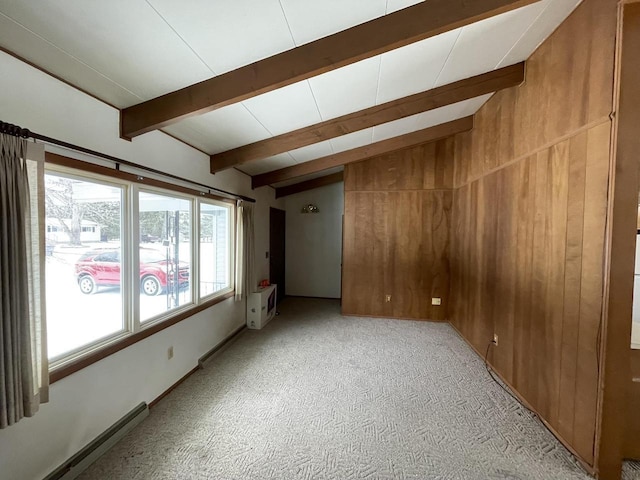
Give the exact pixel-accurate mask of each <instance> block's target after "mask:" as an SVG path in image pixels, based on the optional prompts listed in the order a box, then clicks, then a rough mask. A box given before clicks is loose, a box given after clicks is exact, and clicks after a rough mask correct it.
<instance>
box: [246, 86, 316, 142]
mask: <svg viewBox="0 0 640 480" xmlns="http://www.w3.org/2000/svg"><path fill="white" fill-rule="evenodd" d="M243 103H244V105H245V106H246V107H247V108H248V109H249V111H250V112H251V113H252V114H253V115H255V117H256V118H257V119H258V120H259V121H260V123H262V124H263V125H264V126H265V128H266V129H267V130H269V132H271V134H272V135H280V134H281V133H286V132H290V131H291V130H296V129H298V128H302V127H306V126H307V125H312V124H314V123H318V122H320V121H321V118H320V113H318V107H317V106H316V102H315V100H314V98H313V93H311V88H310V87H309V82H307V81H306V80H305V81H302V82H298V83H294V84H293V85H289V86H287V87H283V88H280V89H278V90H274V91H272V92H269V93H265V94H264V95H260V96H258V97H253V98H250V99H249V100H245V101H244V102H243Z"/></svg>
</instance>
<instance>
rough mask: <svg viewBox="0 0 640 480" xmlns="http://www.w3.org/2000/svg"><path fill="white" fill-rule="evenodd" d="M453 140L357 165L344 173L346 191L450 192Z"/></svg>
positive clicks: (381, 156) (407, 150) (382, 156)
mask: <svg viewBox="0 0 640 480" xmlns="http://www.w3.org/2000/svg"><path fill="white" fill-rule="evenodd" d="M453 166H454V139H453V138H452V137H450V138H447V139H443V140H438V141H436V142H432V143H427V144H424V145H420V146H418V147H412V148H406V149H403V150H397V151H395V152H392V153H390V154H387V155H380V156H377V157H373V158H370V159H368V160H365V161H362V162H358V163H354V164H352V165H350V166H349V168H347V169H346V171H345V185H344V188H345V190H346V191H400V190H434V189H438V190H440V189H450V188H452V186H453Z"/></svg>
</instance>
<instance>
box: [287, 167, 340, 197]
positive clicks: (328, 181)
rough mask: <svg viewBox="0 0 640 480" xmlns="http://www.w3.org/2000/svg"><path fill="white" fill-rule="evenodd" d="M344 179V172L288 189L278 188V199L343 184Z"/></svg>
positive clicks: (294, 185)
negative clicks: (339, 183)
mask: <svg viewBox="0 0 640 480" xmlns="http://www.w3.org/2000/svg"><path fill="white" fill-rule="evenodd" d="M343 179H344V172H337V173H332V174H330V175H325V176H324V177H318V178H312V179H311V180H307V181H305V182H300V183H296V184H293V185H287V186H286V187H278V188H276V198H280V197H286V196H287V195H293V194H294V193H300V192H306V191H307V190H313V189H314V188H320V187H325V186H327V185H332V184H334V183H338V182H342V181H343Z"/></svg>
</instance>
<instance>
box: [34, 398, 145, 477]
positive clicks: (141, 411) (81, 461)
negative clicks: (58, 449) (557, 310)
mask: <svg viewBox="0 0 640 480" xmlns="http://www.w3.org/2000/svg"><path fill="white" fill-rule="evenodd" d="M148 415H149V406H148V405H147V404H146V403H144V402H143V403H141V404H140V405H138V406H137V407H136V408H134V409H133V410H131V411H130V412H129V413H127V414H126V415H125V416H124V417H122V418H121V419H120V420H118V421H117V422H116V423H115V424H113V425H112V426H111V427H110V428H109V429H108V430H106V431H105V432H104V433H102V434H101V435H100V436H98V437H97V438H96V439H95V440H94V441H93V442H91V443H90V444H89V445H87V446H86V447H84V448H83V449H82V450H80V451H79V452H78V453H76V454H75V455H74V456H73V457H71V458H70V459H69V460H67V461H66V462H64V463H63V464H62V465H60V466H59V467H58V468H56V469H55V470H54V471H53V472H51V474H49V475H48V476H47V477H46V478H45V479H44V480H72V479H73V478H76V477H77V476H78V475H80V474H81V473H82V472H83V471H84V470H86V469H87V468H88V467H89V465H91V464H92V463H93V462H95V461H96V460H98V459H99V458H100V457H101V456H102V455H104V454H105V453H107V451H109V449H110V448H111V447H113V446H114V445H115V444H116V443H118V441H120V440H121V439H122V438H123V437H124V436H125V435H126V434H127V433H129V432H130V431H131V430H133V428H135V427H136V425H138V424H139V423H140V422H142V420H144V419H145V418H146V417H147V416H148Z"/></svg>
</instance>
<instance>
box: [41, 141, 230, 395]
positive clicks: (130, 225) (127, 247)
mask: <svg viewBox="0 0 640 480" xmlns="http://www.w3.org/2000/svg"><path fill="white" fill-rule="evenodd" d="M45 160H46V162H45V175H47V174H53V175H60V176H63V177H67V178H74V179H77V180H81V181H87V182H94V183H98V184H104V185H107V186H117V187H118V188H121V189H122V195H121V235H120V244H121V247H120V248H121V293H122V297H121V298H122V315H123V318H122V320H123V321H122V323H123V329H122V330H121V331H119V332H117V333H115V334H113V335H109V336H107V337H104V338H102V339H99V340H96V341H95V342H91V343H90V344H87V345H84V346H81V347H78V348H77V349H74V350H72V351H69V352H65V354H63V355H59V356H57V357H55V358H51V359H50V360H49V379H50V382H51V383H53V382H56V381H58V380H60V379H62V378H64V377H66V376H68V375H70V374H72V373H74V372H76V371H78V370H81V369H83V368H85V367H87V366H89V365H91V364H93V363H95V362H97V361H99V360H102V359H103V358H106V357H107V356H109V355H112V354H114V353H116V352H118V351H120V350H122V349H124V348H126V347H128V346H130V345H133V344H135V343H137V342H139V341H141V340H143V339H145V338H147V337H149V336H151V335H154V334H155V333H158V332H159V331H162V330H164V329H165V328H168V327H170V326H172V325H175V324H176V323H179V322H181V321H183V320H185V319H187V318H189V317H191V316H193V315H195V314H196V313H199V312H201V311H203V310H206V309H208V308H210V307H212V306H214V305H216V304H218V303H220V302H223V301H225V300H226V299H228V298H231V297H233V296H234V294H235V285H234V278H233V275H234V265H235V255H236V252H235V242H234V241H233V240H234V238H235V223H233V222H234V220H235V217H236V215H235V210H236V202H235V201H234V200H231V199H227V198H224V197H220V196H217V195H212V194H210V193H208V192H202V191H199V190H194V189H191V188H187V187H183V186H180V185H175V184H172V183H167V182H164V181H161V180H156V179H152V178H145V177H142V176H140V175H136V174H133V173H129V172H123V171H121V170H119V169H115V170H114V169H112V168H109V167H105V166H102V165H97V164H95V163H89V162H86V161H83V160H77V159H74V158H69V157H64V156H62V155H58V154H54V153H51V152H46V154H45ZM140 192H148V193H153V194H159V195H166V196H170V197H176V198H179V199H186V200H188V201H189V209H190V214H191V228H190V235H191V238H192V239H197V241H192V242H191V247H190V253H191V261H190V265H191V272H190V277H189V281H190V283H191V301H190V302H189V303H187V304H185V305H184V306H180V307H177V308H174V309H171V310H169V311H167V312H164V313H162V314H159V315H157V316H154V317H152V318H150V319H149V320H147V321H145V322H144V323H141V322H140V308H139V305H140V303H139V302H140V291H139V289H135V288H132V285H136V284H139V281H138V282H136V281H135V280H136V278H135V277H136V276H138V275H139V267H135V265H136V264H137V263H136V262H139V251H137V250H139V245H140V227H139V222H138V220H139V218H138V214H139V208H138V207H139V193H140ZM202 201H204V202H205V203H207V204H214V205H218V206H223V207H226V208H228V209H229V220H230V225H229V232H230V244H229V256H228V258H229V271H230V286H229V288H226V289H224V290H221V291H218V292H214V293H213V294H210V295H207V296H206V297H202V298H201V297H200V276H199V273H200V272H199V266H200V257H199V254H200V241H199V239H200V236H199V235H200V230H199V229H200V203H201V202H202ZM45 309H46V304H45Z"/></svg>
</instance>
